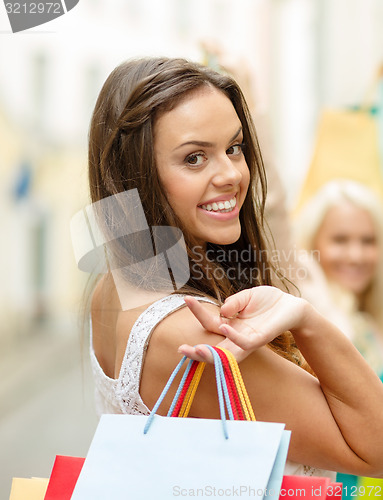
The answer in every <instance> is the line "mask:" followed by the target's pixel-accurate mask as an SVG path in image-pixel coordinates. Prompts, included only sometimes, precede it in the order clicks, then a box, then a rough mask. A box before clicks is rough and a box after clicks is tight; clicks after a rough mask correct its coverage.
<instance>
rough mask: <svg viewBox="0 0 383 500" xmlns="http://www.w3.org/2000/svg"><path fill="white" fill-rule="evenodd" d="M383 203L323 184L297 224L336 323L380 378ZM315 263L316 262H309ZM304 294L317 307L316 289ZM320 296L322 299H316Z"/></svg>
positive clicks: (367, 193) (364, 192) (361, 189)
mask: <svg viewBox="0 0 383 500" xmlns="http://www.w3.org/2000/svg"><path fill="white" fill-rule="evenodd" d="M382 210H383V207H382V204H381V202H380V201H379V199H378V198H377V196H376V195H375V193H374V192H372V191H371V190H370V189H369V188H367V187H366V186H364V185H362V184H359V183H357V182H354V181H351V180H346V179H340V180H334V181H332V182H329V183H327V184H326V185H324V186H323V187H322V188H321V189H320V190H319V191H318V192H317V194H316V195H315V196H314V197H313V198H312V199H311V200H310V201H309V202H308V203H307V205H306V206H305V207H304V208H303V209H302V211H301V213H300V216H299V217H298V219H297V221H296V234H297V242H298V244H299V246H300V247H301V248H304V249H306V250H308V251H310V252H313V251H315V252H316V255H318V262H317V263H318V264H319V270H321V271H322V272H323V274H324V276H325V280H326V288H325V289H324V290H323V293H324V294H328V295H329V297H330V301H331V304H332V305H330V306H329V305H327V306H326V307H327V312H328V313H330V312H331V311H330V310H329V309H333V310H334V313H333V314H334V318H335V317H336V316H337V317H338V318H339V322H342V323H343V324H345V325H347V327H346V331H345V333H346V334H347V335H348V336H349V337H350V339H351V340H352V341H353V342H354V344H355V345H356V347H357V348H358V350H359V351H360V352H361V353H362V354H363V356H364V357H365V359H366V360H367V361H368V362H369V364H370V365H371V366H372V367H373V368H374V370H375V371H376V372H377V374H378V375H379V376H381V377H383V312H382V307H381V300H382V296H383V227H382V222H381V214H382ZM313 264H315V263H313ZM301 289H302V292H303V293H304V294H306V293H307V295H308V296H310V297H311V296H312V297H313V298H312V300H313V302H314V304H316V305H317V307H318V308H321V304H320V298H319V300H318V299H317V300H315V298H314V295H316V296H317V297H318V293H317V290H316V291H315V292H314V293H311V291H310V285H309V284H306V283H304V282H303V283H302V285H301ZM319 295H321V294H319Z"/></svg>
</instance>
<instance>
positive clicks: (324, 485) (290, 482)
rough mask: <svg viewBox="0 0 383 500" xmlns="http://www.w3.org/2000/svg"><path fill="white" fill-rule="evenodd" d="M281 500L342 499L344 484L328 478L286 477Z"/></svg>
mask: <svg viewBox="0 0 383 500" xmlns="http://www.w3.org/2000/svg"><path fill="white" fill-rule="evenodd" d="M279 498H280V500H282V499H284V498H289V500H297V499H298V498H299V499H302V498H304V499H305V500H327V499H329V500H330V499H337V498H338V499H339V498H342V484H341V483H332V482H331V480H330V478H328V477H315V476H311V477H310V476H284V477H283V481H282V486H281V490H280V496H279Z"/></svg>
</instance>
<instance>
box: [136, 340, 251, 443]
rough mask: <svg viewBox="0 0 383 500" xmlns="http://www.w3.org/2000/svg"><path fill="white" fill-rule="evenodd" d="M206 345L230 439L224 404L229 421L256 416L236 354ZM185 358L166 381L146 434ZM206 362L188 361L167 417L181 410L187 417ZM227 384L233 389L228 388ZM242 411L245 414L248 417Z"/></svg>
mask: <svg viewBox="0 0 383 500" xmlns="http://www.w3.org/2000/svg"><path fill="white" fill-rule="evenodd" d="M206 347H207V348H208V349H209V350H210V351H211V353H212V355H213V359H214V368H215V378H216V385H217V393H218V403H219V408H220V415H221V422H222V428H223V433H224V436H225V439H228V437H229V436H228V432H227V425H226V413H225V407H226V409H227V412H228V415H229V419H230V420H239V419H241V420H245V418H246V419H247V420H255V416H254V412H253V410H252V407H251V403H250V400H249V397H248V395H247V392H246V388H245V386H244V383H243V379H242V376H241V374H240V371H239V367H238V363H237V361H236V359H235V358H234V356H233V354H232V353H231V352H230V351H227V350H226V349H221V348H218V347H212V346H209V345H206ZM186 359H187V358H186V356H184V357H183V358H182V359H181V361H180V362H179V363H178V365H177V366H176V368H175V369H174V371H173V373H172V374H171V376H170V377H169V380H168V382H167V383H166V385H165V387H164V389H163V391H162V393H161V395H160V397H159V398H158V400H157V402H156V404H155V405H154V407H153V409H152V411H151V412H150V415H149V417H148V420H147V422H146V425H145V427H144V434H146V433H147V432H148V430H149V428H150V426H151V424H152V421H153V419H154V415H155V414H156V412H157V410H158V408H159V406H160V404H161V403H162V401H163V399H164V397H165V396H166V394H167V392H168V390H169V388H170V386H171V384H172V383H173V381H174V378H175V377H176V375H177V374H178V372H179V370H180V369H181V367H182V366H183V364H184V362H185V361H186ZM205 365H206V363H198V362H197V361H192V360H190V361H189V363H188V365H187V367H186V369H185V372H184V374H183V376H182V379H181V382H180V384H179V386H178V389H177V392H176V395H175V396H174V398H173V402H172V404H171V406H170V409H169V411H168V416H178V415H179V414H180V413H182V416H184V417H186V416H187V414H188V413H189V409H190V406H191V404H192V402H193V398H194V395H195V392H196V390H197V387H198V384H199V381H200V379H201V376H202V373H203V370H204V368H205ZM228 383H229V387H230V389H229V388H228ZM181 404H182V407H181ZM180 407H181V409H180ZM233 408H234V412H233ZM234 413H235V416H234ZM243 413H245V416H244V414H243ZM239 415H241V417H242V418H239Z"/></svg>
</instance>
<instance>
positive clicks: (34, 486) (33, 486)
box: [9, 477, 49, 500]
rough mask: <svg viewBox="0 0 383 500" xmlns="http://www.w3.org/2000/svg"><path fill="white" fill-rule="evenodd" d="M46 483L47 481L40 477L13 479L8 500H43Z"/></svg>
mask: <svg viewBox="0 0 383 500" xmlns="http://www.w3.org/2000/svg"><path fill="white" fill-rule="evenodd" d="M48 482H49V479H45V478H44V479H43V478H40V477H32V478H29V479H27V478H21V477H14V478H13V480H12V487H11V495H10V497H9V500H26V499H28V500H44V497H45V493H46V491H47V487H48Z"/></svg>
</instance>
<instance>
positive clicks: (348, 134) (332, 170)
mask: <svg viewBox="0 0 383 500" xmlns="http://www.w3.org/2000/svg"><path fill="white" fill-rule="evenodd" d="M335 179H351V180H353V181H356V182H361V183H363V184H365V185H367V186H369V187H370V188H371V189H373V190H374V191H375V192H377V193H378V194H379V195H381V196H383V179H382V175H381V169H380V155H379V138H378V124H377V119H376V117H375V116H374V115H373V114H372V113H370V111H369V110H368V109H365V108H362V109H360V110H331V109H328V110H324V111H323V112H322V115H321V118H320V121H319V127H318V133H317V138H316V143H315V147H314V154H313V157H312V161H311V164H310V167H309V170H308V173H307V176H306V178H305V180H304V183H303V186H302V189H301V195H300V199H299V201H298V206H297V210H298V211H299V210H300V209H301V208H302V206H303V205H304V204H305V203H306V202H307V201H308V200H309V199H310V198H311V197H312V196H313V195H314V194H315V193H316V192H317V190H318V189H320V188H321V187H322V186H323V185H324V184H326V183H327V182H330V181H333V180H335Z"/></svg>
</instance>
